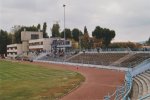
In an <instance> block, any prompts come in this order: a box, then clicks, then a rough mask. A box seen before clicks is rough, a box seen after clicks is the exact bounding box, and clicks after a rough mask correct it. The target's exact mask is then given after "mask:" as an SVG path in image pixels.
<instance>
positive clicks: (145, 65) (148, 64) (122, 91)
mask: <svg viewBox="0 0 150 100" xmlns="http://www.w3.org/2000/svg"><path fill="white" fill-rule="evenodd" d="M148 69H150V58H149V59H147V60H145V61H143V62H142V63H141V64H139V65H138V66H136V67H135V68H133V69H130V70H129V71H127V73H126V76H125V85H124V86H121V87H117V89H116V91H115V92H114V93H113V94H112V95H107V96H105V97H104V100H111V99H114V100H121V99H122V100H130V98H129V94H130V91H131V88H132V82H133V80H132V78H133V77H134V76H136V75H138V74H140V73H142V72H144V71H146V70H148ZM121 96H122V98H121ZM149 97H150V94H148V95H146V96H143V97H141V98H139V99H140V100H144V99H146V98H149Z"/></svg>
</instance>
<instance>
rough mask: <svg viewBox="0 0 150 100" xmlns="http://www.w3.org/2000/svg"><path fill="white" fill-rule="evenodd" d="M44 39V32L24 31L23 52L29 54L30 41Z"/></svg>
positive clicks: (22, 33) (22, 34)
mask: <svg viewBox="0 0 150 100" xmlns="http://www.w3.org/2000/svg"><path fill="white" fill-rule="evenodd" d="M42 38H43V32H40V31H38V32H32V31H26V30H24V31H22V32H21V41H22V51H23V52H27V51H29V41H30V40H36V39H42Z"/></svg>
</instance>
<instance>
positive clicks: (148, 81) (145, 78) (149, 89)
mask: <svg viewBox="0 0 150 100" xmlns="http://www.w3.org/2000/svg"><path fill="white" fill-rule="evenodd" d="M140 76H141V77H142V78H143V79H144V80H145V81H146V83H147V86H148V93H150V80H149V78H148V77H147V76H146V75H145V74H141V75H140Z"/></svg>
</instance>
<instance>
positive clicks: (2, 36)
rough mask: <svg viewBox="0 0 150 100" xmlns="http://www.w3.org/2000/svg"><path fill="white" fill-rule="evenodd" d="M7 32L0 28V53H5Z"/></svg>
mask: <svg viewBox="0 0 150 100" xmlns="http://www.w3.org/2000/svg"><path fill="white" fill-rule="evenodd" d="M7 37H8V33H7V32H6V31H3V30H0V54H6V51H7V44H8V41H7V40H8V38H7Z"/></svg>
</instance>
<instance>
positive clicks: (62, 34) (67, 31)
mask: <svg viewBox="0 0 150 100" xmlns="http://www.w3.org/2000/svg"><path fill="white" fill-rule="evenodd" d="M65 35H66V39H71V38H72V35H71V30H70V29H67V28H66V29H65ZM61 38H64V30H63V31H62V32H61Z"/></svg>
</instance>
